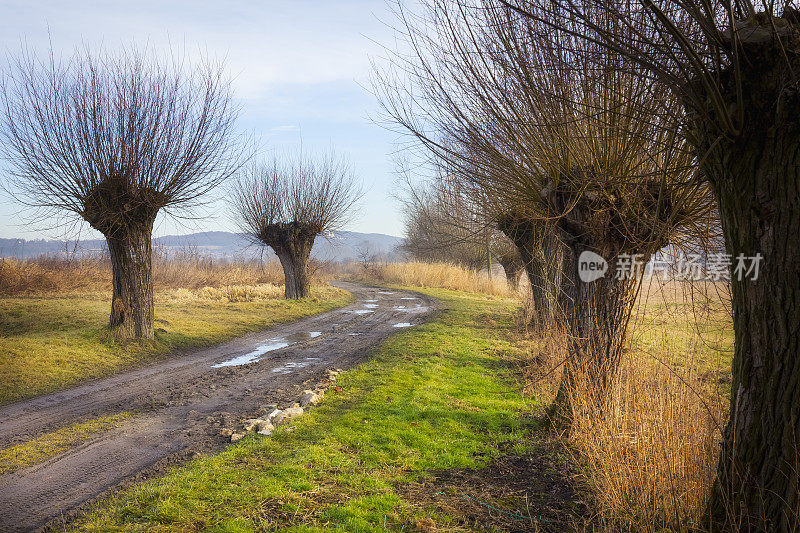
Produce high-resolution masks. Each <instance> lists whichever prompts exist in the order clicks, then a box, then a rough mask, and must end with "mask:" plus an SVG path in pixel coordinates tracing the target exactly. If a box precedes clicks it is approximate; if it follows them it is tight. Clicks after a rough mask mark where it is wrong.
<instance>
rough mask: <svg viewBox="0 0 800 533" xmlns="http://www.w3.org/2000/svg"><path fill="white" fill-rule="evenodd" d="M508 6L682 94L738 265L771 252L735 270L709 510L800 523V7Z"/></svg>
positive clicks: (675, 1) (561, 0) (727, 516)
mask: <svg viewBox="0 0 800 533" xmlns="http://www.w3.org/2000/svg"><path fill="white" fill-rule="evenodd" d="M510 5H511V6H513V8H515V9H516V10H517V11H518V12H519V13H521V14H523V15H524V16H526V17H528V18H529V19H530V20H532V21H534V24H536V25H538V26H541V27H543V28H549V29H556V30H563V29H565V27H569V28H571V29H572V30H574V34H575V35H576V37H578V38H582V39H583V40H584V42H592V43H596V44H598V45H600V46H602V47H603V49H604V50H605V52H606V53H608V54H614V55H615V56H617V57H622V58H625V59H626V61H627V62H630V63H635V64H636V65H638V67H639V68H640V70H641V71H642V72H643V73H644V75H646V76H647V78H649V79H650V80H652V82H653V83H654V84H658V85H661V86H663V87H665V88H667V89H668V90H670V91H671V92H672V94H673V95H674V97H675V98H677V99H679V101H680V103H681V104H682V106H683V113H681V114H680V116H679V118H680V120H681V132H682V134H683V135H685V137H686V139H687V140H688V141H689V142H690V143H691V144H692V146H693V147H694V149H695V150H696V155H697V159H698V162H699V164H700V169H701V173H702V175H703V176H704V177H705V178H707V179H708V181H709V183H710V184H711V187H712V189H713V191H714V193H715V196H716V199H717V202H718V204H719V211H720V216H721V219H722V228H723V233H724V236H725V246H726V248H727V251H728V253H729V254H730V256H731V257H732V259H733V265H736V264H737V260H738V258H740V257H741V258H755V257H759V256H761V257H763V260H761V261H760V265H759V266H760V271H759V273H758V276H755V275H754V272H750V273H749V274H748V273H747V272H746V271H745V272H738V273H737V272H736V271H734V272H732V274H733V275H732V287H731V288H732V305H733V316H734V330H735V345H734V357H733V384H732V389H731V390H732V393H731V408H730V418H729V421H728V425H727V427H726V429H725V435H724V440H723V447H722V454H721V458H720V462H719V468H718V476H717V477H718V479H717V484H716V488H715V491H714V494H713V497H712V500H711V503H710V509H711V512H712V516H713V517H714V518H715V519H716V521H717V523H718V525H719V524H722V525H725V526H728V527H742V528H744V529H767V530H776V531H777V530H781V531H788V530H793V529H797V527H798V525H800V353H799V352H800V240H799V239H798V238H797V235H798V232H800V209H798V199H800V165H798V162H797V161H798V157H799V156H800V11H798V7H800V6H798V4H797V3H796V2H790V1H789V2H773V1H771V0H762V1H752V0H736V1H732V2H726V1H718V0H640V1H636V2H628V1H621V0H620V1H607V0H580V1H577V0H532V1H527V0H526V1H522V0H520V1H519V2H517V1H512V2H510ZM555 14H558V15H559V17H558V18H554V15H555ZM606 21H612V22H613V23H614V24H612V25H610V26H609V25H607V24H606ZM620 27H624V28H627V30H626V31H619V28H620ZM750 266H752V263H751V265H750ZM748 268H749V267H748ZM742 274H748V275H742Z"/></svg>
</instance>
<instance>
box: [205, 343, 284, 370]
mask: <svg viewBox="0 0 800 533" xmlns="http://www.w3.org/2000/svg"><path fill="white" fill-rule="evenodd" d="M287 346H289V343H288V342H282V341H270V342H268V343H266V344H261V345H259V346H257V347H256V349H255V350H253V351H252V352H250V353H246V354H244V355H240V356H237V357H234V358H233V359H228V360H227V361H223V362H221V363H217V364H216V365H211V368H222V367H225V366H240V365H248V364H250V363H255V362H256V361H258V360H259V359H260V358H261V356H262V355H264V354H265V353H267V352H271V351H273V350H280V349H281V348H286V347H287Z"/></svg>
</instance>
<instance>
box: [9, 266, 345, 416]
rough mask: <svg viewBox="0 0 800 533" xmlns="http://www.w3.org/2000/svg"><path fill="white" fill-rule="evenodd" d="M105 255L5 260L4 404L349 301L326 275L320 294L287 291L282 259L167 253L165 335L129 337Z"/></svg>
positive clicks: (160, 274)
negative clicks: (111, 324)
mask: <svg viewBox="0 0 800 533" xmlns="http://www.w3.org/2000/svg"><path fill="white" fill-rule="evenodd" d="M106 267H107V265H106V264H105V263H104V262H103V261H101V260H85V261H70V262H64V261H58V260H52V259H51V260H43V261H38V262H30V263H18V262H12V261H7V260H6V261H3V262H2V263H0V383H2V384H3V386H2V388H1V389H0V404H3V403H9V402H13V401H15V400H19V399H22V398H27V397H31V396H35V395H39V394H43V393H46V392H51V391H54V390H58V389H62V388H65V387H68V386H70V385H74V384H76V383H79V382H81V381H84V380H87V379H93V378H100V377H103V376H107V375H109V374H112V373H116V372H119V371H121V370H123V369H127V368H132V367H136V366H139V365H142V364H146V363H148V362H152V361H155V360H157V359H159V358H163V357H164V356H166V355H168V354H170V353H173V352H174V351H176V350H181V349H188V348H193V347H200V346H207V345H211V344H216V343H220V342H223V341H225V340H227V339H230V338H233V337H237V336H240V335H242V334H244V333H247V332H249V331H255V330H258V329H264V328H268V327H269V326H271V325H274V324H276V323H281V322H286V321H289V320H294V319H297V318H300V317H303V316H308V315H311V314H315V313H320V312H323V311H327V310H330V309H334V308H336V307H340V306H342V305H345V304H346V303H347V302H349V301H350V297H349V295H348V294H347V293H345V292H344V291H340V290H338V289H335V288H333V287H331V286H330V285H328V284H327V283H323V282H322V278H320V279H319V280H318V282H317V283H316V284H315V285H314V287H313V293H312V298H308V299H304V300H300V301H287V300H284V299H283V287H281V286H279V285H277V284H275V283H274V282H276V281H277V280H279V279H281V278H280V277H279V276H280V275H281V274H279V273H280V268H279V267H278V266H276V265H275V264H268V265H266V267H261V266H260V265H258V264H235V263H234V264H221V265H214V264H213V263H210V262H208V261H204V260H200V259H199V258H198V259H196V260H194V261H188V260H186V259H185V258H180V259H175V260H172V261H166V260H159V261H157V262H156V265H155V283H156V302H155V306H156V328H157V331H156V337H155V340H154V341H152V342H144V343H125V342H120V341H118V340H117V339H115V338H114V336H113V335H112V334H111V332H110V331H109V329H108V327H107V325H108V313H109V309H110V308H111V293H110V270H109V269H108V268H106Z"/></svg>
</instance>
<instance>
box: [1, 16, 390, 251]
mask: <svg viewBox="0 0 800 533" xmlns="http://www.w3.org/2000/svg"><path fill="white" fill-rule="evenodd" d="M389 18H390V16H389V14H388V12H387V8H386V5H385V4H384V2H383V1H375V0H369V1H366V0H360V1H357V0H351V1H337V2H330V1H327V0H319V1H311V0H291V1H285V0H281V1H276V0H269V1H255V2H254V1H252V0H250V1H240V0H234V1H224V2H220V1H210V0H200V1H189V0H184V1H171V2H163V1H156V0H144V1H135V2H134V1H121V2H120V1H115V2H107V1H98V0H85V1H73V2H60V1H57V0H50V1H41V0H39V1H36V0H34V1H23V0H4V1H3V2H2V3H0V45H2V47H3V48H5V49H6V50H7V51H8V52H9V53H10V54H14V53H15V52H16V51H18V50H19V48H20V45H21V44H22V43H25V45H26V46H28V47H30V48H32V49H34V50H36V51H45V50H47V49H48V47H49V46H50V43H52V45H53V48H54V49H55V50H56V52H57V53H63V54H69V53H71V52H72V51H73V50H74V48H75V47H76V46H80V45H82V44H86V45H88V46H90V47H91V48H96V47H99V46H103V47H105V48H106V49H110V50H113V49H115V48H117V47H119V46H126V45H127V46H129V45H130V44H131V43H134V44H135V45H136V46H144V45H147V46H149V47H151V48H154V49H156V50H173V51H178V52H179V53H185V54H186V55H187V56H188V57H189V58H191V59H196V58H199V57H201V56H207V57H211V58H215V59H225V62H226V65H227V68H228V71H229V72H230V74H231V76H232V77H233V84H234V90H235V94H236V97H237V99H238V100H239V102H240V103H241V106H242V117H241V120H240V126H241V127H242V128H243V129H244V130H246V131H248V132H253V133H254V134H255V135H256V136H257V137H262V138H263V140H264V142H265V144H266V145H267V146H268V147H270V148H281V147H283V146H284V145H293V144H297V143H298V142H299V141H300V139H301V134H302V142H303V146H304V149H310V150H320V151H325V150H329V149H331V148H333V149H336V150H339V151H342V152H345V153H349V154H350V157H351V159H352V161H353V166H354V167H355V169H356V171H357V172H358V173H359V174H360V175H361V176H362V177H363V178H364V180H365V182H366V184H367V186H368V188H369V190H370V192H369V193H368V198H367V201H366V202H365V205H368V206H370V207H369V209H365V211H364V213H363V214H362V216H361V218H360V221H359V222H357V223H355V224H354V225H353V226H352V229H355V230H359V229H366V228H369V229H370V230H371V231H379V232H384V233H392V234H395V235H397V234H399V233H400V232H401V231H402V228H401V226H400V223H399V221H398V219H399V216H398V212H397V210H396V207H395V205H394V201H393V200H392V199H391V197H390V192H391V190H392V187H393V183H394V177H393V169H392V163H391V160H390V157H389V154H390V153H391V152H393V150H394V146H393V145H392V138H393V136H392V135H390V134H388V133H387V132H386V131H384V130H383V129H382V128H380V127H379V126H377V125H375V124H373V123H372V122H371V121H370V118H369V117H374V116H376V115H377V114H378V105H377V103H376V102H375V100H374V98H373V97H372V96H371V95H370V94H368V93H367V91H365V90H364V89H363V88H362V86H363V85H368V79H369V76H370V71H371V66H370V58H371V57H373V56H379V55H382V53H383V50H382V48H381V47H380V45H379V44H376V42H375V41H378V42H389V40H390V39H391V34H392V32H391V30H390V29H388V28H387V26H386V25H385V21H386V20H388V19H389ZM11 211H12V210H11V208H10V207H9V205H5V206H3V205H2V204H0V236H10V235H21V236H24V237H27V238H30V237H33V236H36V235H30V234H27V235H25V234H23V232H22V231H21V229H20V227H19V226H14V224H13V223H12V215H11ZM214 211H220V210H219V209H216V208H215V209H214ZM213 224H214V225H218V226H219V227H220V229H230V227H231V225H230V224H229V222H228V221H226V220H225V219H224V217H220V218H219V219H218V220H215V221H214V222H213ZM4 226H5V229H3V227H4ZM9 226H11V227H9ZM159 228H160V229H159V233H161V234H163V233H169V232H175V231H181V232H183V231H191V230H192V229H193V228H180V227H178V226H177V225H175V224H174V223H173V222H171V221H168V220H167V221H166V222H164V223H163V224H161V225H160V226H159Z"/></svg>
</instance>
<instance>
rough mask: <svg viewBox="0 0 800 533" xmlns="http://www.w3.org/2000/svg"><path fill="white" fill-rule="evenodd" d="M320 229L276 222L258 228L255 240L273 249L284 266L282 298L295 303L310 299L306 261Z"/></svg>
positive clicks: (309, 282) (295, 223)
mask: <svg viewBox="0 0 800 533" xmlns="http://www.w3.org/2000/svg"><path fill="white" fill-rule="evenodd" d="M318 233H319V228H317V227H314V226H311V225H308V224H302V223H300V222H288V223H286V222H276V223H274V224H268V225H266V226H264V227H262V228H261V230H260V232H259V233H258V235H257V237H258V240H259V241H261V242H262V243H264V244H266V245H268V246H270V247H271V248H272V249H273V250H275V254H276V255H277V256H278V259H279V260H280V262H281V266H282V267H283V278H284V295H285V296H286V298H287V299H291V300H297V299H299V298H308V297H309V296H311V279H310V276H309V272H308V258H309V257H310V256H311V248H313V247H314V239H315V238H316V236H317V234H318Z"/></svg>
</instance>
